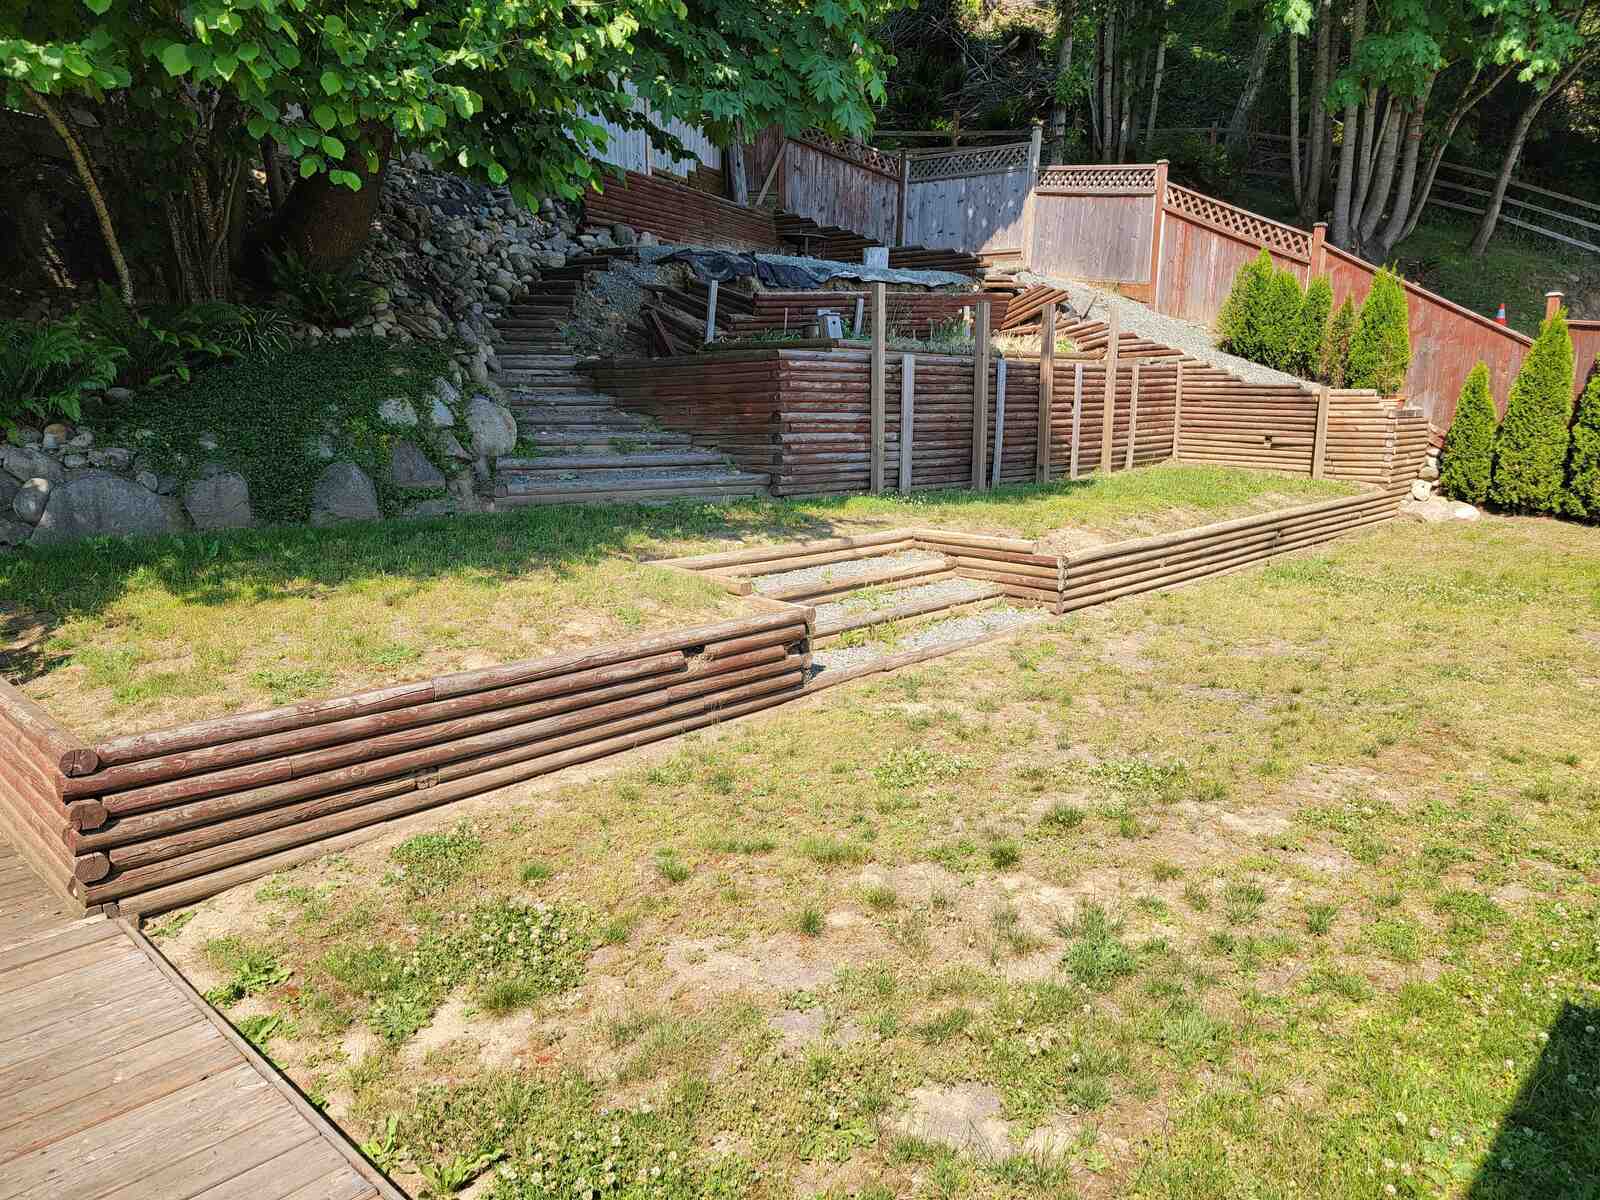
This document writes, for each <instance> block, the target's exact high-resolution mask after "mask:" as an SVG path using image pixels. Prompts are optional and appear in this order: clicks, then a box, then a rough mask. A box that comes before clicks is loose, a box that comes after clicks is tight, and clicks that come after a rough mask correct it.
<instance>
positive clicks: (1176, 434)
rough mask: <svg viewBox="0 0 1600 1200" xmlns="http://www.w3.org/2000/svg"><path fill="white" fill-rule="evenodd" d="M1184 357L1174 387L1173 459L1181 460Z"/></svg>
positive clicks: (1179, 365) (1179, 363)
mask: <svg viewBox="0 0 1600 1200" xmlns="http://www.w3.org/2000/svg"><path fill="white" fill-rule="evenodd" d="M1183 363H1184V360H1183V359H1181V358H1180V359H1179V360H1178V379H1177V382H1176V384H1175V385H1174V388H1173V401H1172V461H1173V462H1179V461H1181V459H1180V455H1182V453H1183Z"/></svg>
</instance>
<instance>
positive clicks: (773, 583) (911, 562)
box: [751, 550, 946, 592]
mask: <svg viewBox="0 0 1600 1200" xmlns="http://www.w3.org/2000/svg"><path fill="white" fill-rule="evenodd" d="M945 565H946V564H945V557H944V555H942V554H934V553H932V552H930V551H927V550H905V551H901V552H899V553H896V554H877V555H873V556H872V557H871V558H856V559H849V560H847V561H845V562H836V563H824V564H823V565H821V566H818V567H799V568H796V569H795V570H793V571H779V572H777V573H776V574H772V575H757V576H755V577H754V578H752V579H751V583H752V584H753V585H754V586H755V590H756V591H758V592H771V591H778V590H784V589H789V588H796V587H810V586H815V587H816V588H817V590H818V591H825V590H828V589H829V588H834V587H837V585H839V584H845V583H848V582H849V581H850V580H852V579H858V578H859V579H861V580H862V585H863V586H866V585H867V582H868V580H870V579H871V578H872V577H874V576H878V575H882V574H885V573H888V572H897V571H902V570H904V571H910V570H917V569H924V568H925V569H928V570H933V571H939V570H944V569H945Z"/></svg>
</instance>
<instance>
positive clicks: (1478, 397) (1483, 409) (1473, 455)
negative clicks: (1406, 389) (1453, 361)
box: [1439, 362, 1498, 504]
mask: <svg viewBox="0 0 1600 1200" xmlns="http://www.w3.org/2000/svg"><path fill="white" fill-rule="evenodd" d="M1497 424H1498V421H1497V419H1496V417H1495V411H1494V397H1493V396H1491V395H1490V394H1489V368H1488V367H1487V366H1485V365H1484V364H1483V363H1481V362H1480V363H1478V365H1477V366H1475V367H1473V368H1472V370H1471V371H1470V372H1468V374H1467V379H1466V382H1465V383H1463V384H1462V385H1461V395H1460V397H1459V398H1458V399H1457V400H1456V416H1455V421H1454V422H1453V423H1452V424H1451V426H1450V432H1449V433H1448V434H1446V435H1445V439H1444V455H1443V461H1442V464H1441V466H1440V468H1439V487H1440V488H1441V489H1442V490H1443V491H1444V493H1445V495H1447V496H1454V497H1455V498H1456V499H1457V500H1465V501H1467V502H1468V503H1469V504H1482V503H1483V502H1484V500H1485V499H1487V497H1488V495H1489V479H1490V475H1491V472H1492V470H1493V467H1494V434H1495V428H1496V426H1497Z"/></svg>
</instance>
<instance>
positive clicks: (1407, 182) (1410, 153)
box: [1367, 75, 1439, 262]
mask: <svg viewBox="0 0 1600 1200" xmlns="http://www.w3.org/2000/svg"><path fill="white" fill-rule="evenodd" d="M1438 78H1439V77H1438V75H1430V76H1428V82H1427V84H1425V85H1424V86H1423V89H1422V95H1420V96H1418V97H1417V98H1416V100H1415V101H1413V102H1412V104H1411V109H1410V111H1409V112H1407V113H1406V116H1405V119H1404V121H1403V122H1402V124H1403V126H1404V132H1403V134H1402V136H1403V137H1404V140H1405V150H1404V151H1403V152H1402V155H1401V159H1400V180H1399V182H1398V183H1396V184H1395V189H1394V205H1393V207H1392V208H1391V209H1390V212H1389V219H1388V221H1386V222H1385V223H1384V226H1383V230H1382V232H1381V233H1379V234H1377V240H1376V241H1375V242H1373V243H1372V250H1373V252H1374V254H1375V255H1376V257H1375V258H1374V260H1373V261H1375V262H1386V261H1387V260H1388V258H1389V255H1390V254H1391V253H1392V252H1393V251H1394V248H1395V246H1396V245H1397V244H1398V243H1399V241H1400V235H1401V233H1402V232H1403V231H1404V230H1405V228H1406V221H1407V219H1408V218H1409V217H1410V216H1411V206H1412V204H1413V203H1415V202H1416V183H1417V161H1418V159H1419V158H1420V157H1421V155H1422V134H1423V116H1424V115H1425V114H1426V112H1427V110H1428V97H1429V96H1431V95H1432V94H1433V85H1434V81H1435V80H1437V79H1438ZM1371 237H1372V235H1369V236H1368V239H1367V240H1368V241H1371Z"/></svg>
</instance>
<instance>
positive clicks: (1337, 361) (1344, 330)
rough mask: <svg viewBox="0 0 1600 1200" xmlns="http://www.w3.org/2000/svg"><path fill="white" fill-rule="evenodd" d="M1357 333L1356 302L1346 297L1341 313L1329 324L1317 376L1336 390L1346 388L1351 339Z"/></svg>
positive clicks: (1341, 306)
mask: <svg viewBox="0 0 1600 1200" xmlns="http://www.w3.org/2000/svg"><path fill="white" fill-rule="evenodd" d="M1355 333H1356V306H1355V301H1353V300H1351V299H1350V297H1349V296H1346V297H1345V298H1344V303H1343V304H1341V305H1339V311H1338V312H1336V313H1334V314H1333V319H1332V320H1331V321H1329V322H1328V332H1327V334H1326V335H1325V336H1324V337H1323V339H1322V363H1321V365H1320V367H1319V369H1318V371H1317V374H1318V375H1320V376H1321V377H1322V381H1323V382H1324V383H1327V384H1330V385H1332V386H1333V387H1336V388H1342V387H1344V386H1345V381H1346V379H1348V378H1349V375H1350V339H1351V338H1353V337H1354V336H1355Z"/></svg>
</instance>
